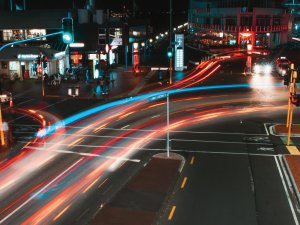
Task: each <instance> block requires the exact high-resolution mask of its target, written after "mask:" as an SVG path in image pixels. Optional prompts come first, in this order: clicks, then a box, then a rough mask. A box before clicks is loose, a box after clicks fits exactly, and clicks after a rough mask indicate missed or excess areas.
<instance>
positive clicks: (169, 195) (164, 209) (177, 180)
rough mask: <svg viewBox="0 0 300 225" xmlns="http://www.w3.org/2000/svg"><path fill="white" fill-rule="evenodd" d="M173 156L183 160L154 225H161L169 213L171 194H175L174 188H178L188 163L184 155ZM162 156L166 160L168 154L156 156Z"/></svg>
mask: <svg viewBox="0 0 300 225" xmlns="http://www.w3.org/2000/svg"><path fill="white" fill-rule="evenodd" d="M172 154H174V155H176V157H179V158H181V165H180V166H179V169H178V173H177V174H176V176H175V177H174V179H173V182H172V183H171V184H170V186H169V190H168V192H167V193H166V196H165V199H164V201H163V202H162V204H161V207H160V210H159V211H158V212H157V214H156V217H155V219H154V221H153V223H152V225H159V224H158V223H159V221H160V218H161V217H162V216H163V215H164V214H165V212H166V211H167V209H168V207H167V206H168V204H169V202H170V199H171V194H172V193H173V190H174V187H176V186H177V183H178V182H179V177H180V174H181V172H182V169H183V167H184V165H185V162H186V160H185V158H184V157H183V156H182V155H179V154H177V153H170V155H172ZM161 155H163V157H164V158H166V153H159V154H157V155H155V156H157V157H161ZM155 156H153V157H155Z"/></svg>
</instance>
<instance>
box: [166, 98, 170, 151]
mask: <svg viewBox="0 0 300 225" xmlns="http://www.w3.org/2000/svg"><path fill="white" fill-rule="evenodd" d="M169 129H170V108H169V93H168V92H167V147H166V148H167V157H170V130H169Z"/></svg>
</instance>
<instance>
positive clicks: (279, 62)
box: [275, 56, 291, 77]
mask: <svg viewBox="0 0 300 225" xmlns="http://www.w3.org/2000/svg"><path fill="white" fill-rule="evenodd" d="M275 62H276V71H277V73H278V74H279V75H281V76H282V77H283V76H285V75H286V73H287V71H288V69H289V68H290V66H291V61H290V60H289V59H287V58H286V57H285V56H281V57H279V58H277V59H276V60H275Z"/></svg>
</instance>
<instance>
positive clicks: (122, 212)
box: [89, 153, 185, 225]
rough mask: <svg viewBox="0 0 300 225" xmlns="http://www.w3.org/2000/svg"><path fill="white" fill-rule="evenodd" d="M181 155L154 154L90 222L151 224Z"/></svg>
mask: <svg viewBox="0 0 300 225" xmlns="http://www.w3.org/2000/svg"><path fill="white" fill-rule="evenodd" d="M184 162H185V160H184V158H183V157H182V156H181V155H178V154H176V153H171V154H170V157H169V158H167V156H166V153H161V154H157V155H155V156H153V157H152V159H151V160H150V161H149V162H148V163H147V165H146V166H145V167H143V168H142V169H141V170H140V171H139V173H138V174H137V175H136V176H135V177H133V179H131V180H130V181H129V183H128V184H127V185H126V186H125V187H123V188H122V189H121V191H120V192H119V193H118V194H117V195H116V196H115V197H114V198H113V199H112V200H111V201H110V202H109V203H107V204H105V205H104V206H103V208H101V210H100V211H99V212H98V214H97V215H96V216H95V218H94V219H93V220H92V221H91V222H90V223H89V225H101V224H103V225H120V224H122V225H141V224H143V225H151V224H153V222H154V221H155V220H156V219H157V218H158V217H159V215H160V213H161V210H162V208H163V207H162V206H163V204H164V203H166V201H167V199H168V196H169V194H170V191H171V190H173V187H174V185H175V184H176V181H177V178H178V176H179V174H180V172H181V169H182V167H183V165H184Z"/></svg>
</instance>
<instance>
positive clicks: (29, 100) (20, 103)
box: [14, 99, 33, 106]
mask: <svg viewBox="0 0 300 225" xmlns="http://www.w3.org/2000/svg"><path fill="white" fill-rule="evenodd" d="M31 101H33V99H28V100H26V101H23V102H19V103H17V104H14V106H18V105H23V104H24V103H27V102H31Z"/></svg>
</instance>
